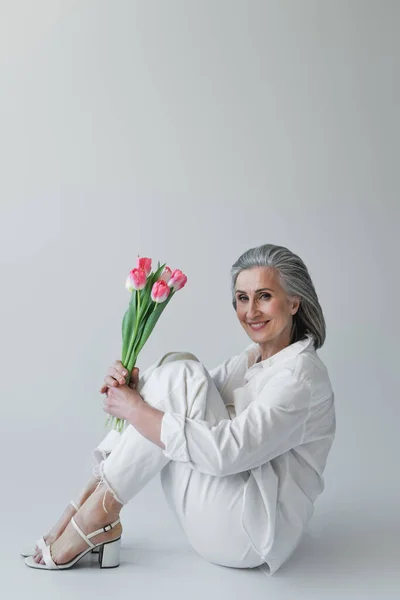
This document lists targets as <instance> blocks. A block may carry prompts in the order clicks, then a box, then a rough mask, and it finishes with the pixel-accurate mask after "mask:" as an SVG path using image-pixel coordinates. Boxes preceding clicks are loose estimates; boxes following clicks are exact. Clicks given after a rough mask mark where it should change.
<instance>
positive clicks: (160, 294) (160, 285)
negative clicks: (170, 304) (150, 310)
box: [151, 279, 171, 304]
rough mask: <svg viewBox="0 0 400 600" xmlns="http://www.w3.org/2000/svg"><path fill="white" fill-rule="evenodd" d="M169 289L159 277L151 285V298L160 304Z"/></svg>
mask: <svg viewBox="0 0 400 600" xmlns="http://www.w3.org/2000/svg"><path fill="white" fill-rule="evenodd" d="M170 291H171V290H170V289H169V286H168V284H167V283H166V282H165V281H163V280H162V279H159V280H158V281H156V282H155V284H154V285H153V287H152V289H151V299H152V300H153V301H154V302H157V303H158V304H161V302H165V301H166V299H167V298H168V296H169V293H170Z"/></svg>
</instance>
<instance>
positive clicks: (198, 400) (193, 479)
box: [93, 352, 264, 568]
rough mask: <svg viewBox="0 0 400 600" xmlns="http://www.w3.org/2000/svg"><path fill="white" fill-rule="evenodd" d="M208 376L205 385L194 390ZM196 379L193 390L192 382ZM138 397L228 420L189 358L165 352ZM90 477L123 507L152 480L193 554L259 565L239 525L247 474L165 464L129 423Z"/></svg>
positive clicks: (98, 456)
mask: <svg viewBox="0 0 400 600" xmlns="http://www.w3.org/2000/svg"><path fill="white" fill-rule="evenodd" d="M199 377H200V378H202V377H206V378H207V379H208V386H199V385H198V384H199V379H198V378H199ZM194 379H195V380H196V385H191V383H192V382H193V381H194ZM137 389H138V391H139V392H140V394H141V396H142V397H143V398H144V400H145V401H146V402H147V403H148V404H149V405H151V406H153V407H155V408H158V409H159V410H164V411H170V412H179V413H181V414H183V415H185V416H187V417H190V418H191V419H201V420H206V421H209V422H210V423H212V424H216V423H218V422H219V421H220V420H221V419H227V418H229V414H228V411H227V409H226V407H225V404H224V401H223V399H222V398H221V396H220V394H219V392H218V389H217V388H216V386H215V384H214V382H213V380H212V378H211V376H210V374H209V373H208V371H207V369H206V368H205V367H204V365H203V364H202V363H201V362H200V361H199V360H198V359H197V358H196V357H195V356H194V355H193V354H190V353H187V352H185V353H182V352H180V353H179V352H170V353H168V354H166V355H164V356H163V357H161V358H160V359H159V360H158V361H156V362H155V363H154V364H153V365H151V366H150V367H149V368H148V369H147V370H146V371H145V372H144V373H143V374H142V376H141V377H140V380H139V384H138V388H137ZM93 460H94V467H93V474H94V475H95V476H96V477H97V478H99V485H100V483H104V484H105V485H106V486H107V487H106V489H107V490H108V491H109V492H110V493H112V494H113V496H114V498H115V499H116V500H117V501H118V502H120V503H121V504H123V505H125V504H126V503H128V502H129V501H130V500H131V499H132V498H133V497H134V496H135V495H136V494H137V493H138V492H139V491H140V490H141V489H142V488H143V487H144V486H145V485H146V483H148V481H150V480H151V479H152V478H153V477H154V476H155V475H157V474H158V473H160V479H161V485H162V489H163V491H164V494H165V497H166V500H167V502H168V505H169V506H170V508H171V509H172V510H173V512H174V513H175V514H176V516H177V518H178V522H179V523H180V525H181V527H182V529H183V531H184V532H185V534H186V536H187V539H188V541H189V543H190V545H191V546H192V548H193V549H194V550H195V551H196V552H197V553H198V554H199V555H200V556H202V557H203V558H205V559H206V560H207V561H209V562H212V563H215V564H219V565H222V566H227V567H237V568H252V567H257V566H259V565H261V564H263V562H264V561H263V560H262V558H261V557H260V556H259V555H258V553H257V552H256V551H255V550H254V549H253V547H252V545H251V542H250V541H249V539H248V537H247V535H246V533H245V531H244V530H243V527H242V508H243V489H244V485H245V481H246V479H247V478H248V477H249V475H248V473H240V474H239V473H238V474H233V475H228V476H224V477H215V476H212V475H207V474H204V473H200V472H199V471H196V470H194V469H192V468H191V467H190V466H189V465H188V464H187V463H185V462H179V461H173V460H170V459H169V458H167V457H166V456H165V455H164V454H163V452H162V449H161V448H160V447H159V446H157V445H156V444H154V443H153V442H150V441H149V440H148V439H147V438H145V437H143V436H142V435H141V434H140V433H139V432H138V431H136V429H135V428H134V427H133V426H132V425H129V426H128V427H127V428H126V429H125V430H124V431H123V433H122V434H121V433H118V432H116V431H114V430H112V431H110V432H109V433H108V434H107V435H106V437H105V438H104V439H103V440H102V442H101V443H100V444H99V445H98V446H97V447H96V448H95V449H94V451H93Z"/></svg>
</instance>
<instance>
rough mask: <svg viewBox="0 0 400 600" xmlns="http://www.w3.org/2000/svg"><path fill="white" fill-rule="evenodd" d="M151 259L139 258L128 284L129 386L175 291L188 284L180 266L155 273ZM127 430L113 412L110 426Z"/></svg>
mask: <svg viewBox="0 0 400 600" xmlns="http://www.w3.org/2000/svg"><path fill="white" fill-rule="evenodd" d="M151 262H152V261H151V258H139V257H138V259H137V266H136V269H132V270H131V271H130V273H129V275H128V278H127V280H126V283H125V287H126V289H127V290H128V291H129V292H131V301H130V303H129V306H128V310H127V311H126V313H125V315H124V318H123V320H122V359H121V362H122V364H123V365H124V367H125V368H126V370H127V371H128V375H127V378H126V384H127V385H129V382H130V378H131V374H132V369H133V367H134V366H135V365H136V360H137V357H138V355H139V352H140V351H141V349H142V348H143V346H144V345H145V343H146V342H147V340H148V338H149V336H150V334H151V332H152V331H153V329H154V327H155V324H156V323H157V321H158V319H159V318H160V315H161V313H162V312H163V310H164V309H165V307H166V306H167V304H168V302H169V301H170V300H171V298H172V297H173V295H174V294H175V292H177V291H178V290H180V289H182V288H183V286H184V285H185V284H186V281H187V277H186V275H184V274H183V273H182V271H180V270H179V269H175V270H174V271H171V269H170V268H169V267H167V266H166V265H165V264H163V265H161V266H160V263H158V266H157V270H156V271H155V273H153V272H152V270H151ZM110 422H111V428H112V429H115V430H116V431H119V432H121V431H123V429H124V427H125V420H124V419H119V418H116V417H114V416H112V415H109V416H108V418H107V422H106V427H107V426H108V425H109V424H110Z"/></svg>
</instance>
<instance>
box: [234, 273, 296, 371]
mask: <svg viewBox="0 0 400 600" xmlns="http://www.w3.org/2000/svg"><path fill="white" fill-rule="evenodd" d="M235 297H236V303H237V304H236V314H237V316H238V319H239V321H240V323H241V325H242V327H243V329H244V330H245V332H246V333H247V335H248V336H249V337H250V338H251V339H252V340H253V342H257V343H258V344H259V346H260V350H261V360H265V359H266V358H269V357H270V356H272V355H273V354H276V353H277V352H279V351H280V350H282V349H283V348H285V347H286V346H289V344H290V334H291V330H292V324H293V315H294V314H295V313H296V312H297V311H298V308H299V306H300V298H299V297H298V296H295V297H289V296H288V295H287V294H286V292H285V291H284V290H283V288H282V287H281V285H280V284H279V280H278V276H277V271H276V270H275V269H271V268H269V267H254V268H252V269H245V270H243V271H241V272H240V273H239V275H238V277H237V279H236V285H235ZM266 321H268V322H267V323H265V322H266ZM251 324H254V325H255V326H252V325H251ZM256 324H259V325H258V326H257V325H256Z"/></svg>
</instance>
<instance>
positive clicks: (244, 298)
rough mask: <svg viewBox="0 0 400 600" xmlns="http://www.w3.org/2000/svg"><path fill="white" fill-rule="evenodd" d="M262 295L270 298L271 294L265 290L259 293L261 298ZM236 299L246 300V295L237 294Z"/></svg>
mask: <svg viewBox="0 0 400 600" xmlns="http://www.w3.org/2000/svg"><path fill="white" fill-rule="evenodd" d="M264 296H265V297H267V298H270V297H271V294H268V292H265V293H264V294H261V296H260V298H263V297H264ZM238 299H239V300H247V296H238Z"/></svg>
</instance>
